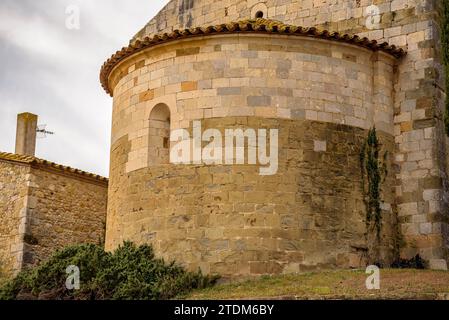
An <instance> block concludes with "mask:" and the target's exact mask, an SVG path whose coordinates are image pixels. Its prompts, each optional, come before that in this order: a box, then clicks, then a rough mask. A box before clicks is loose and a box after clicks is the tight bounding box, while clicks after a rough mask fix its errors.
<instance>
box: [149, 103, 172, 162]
mask: <svg viewBox="0 0 449 320" xmlns="http://www.w3.org/2000/svg"><path fill="white" fill-rule="evenodd" d="M169 160H170V109H169V108H168V106H167V105H166V104H164V103H160V104H157V105H156V106H155V107H154V108H153V110H151V113H150V118H149V138H148V164H149V165H150V166H151V165H159V164H168V163H169Z"/></svg>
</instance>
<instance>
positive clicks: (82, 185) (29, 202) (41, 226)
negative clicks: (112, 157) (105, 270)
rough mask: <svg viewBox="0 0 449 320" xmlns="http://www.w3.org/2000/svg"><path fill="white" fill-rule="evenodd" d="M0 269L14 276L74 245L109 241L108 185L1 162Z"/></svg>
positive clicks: (30, 166)
mask: <svg viewBox="0 0 449 320" xmlns="http://www.w3.org/2000/svg"><path fill="white" fill-rule="evenodd" d="M0 181H1V182H0V215H1V216H0V219H1V222H2V223H1V224H0V267H1V268H2V271H3V272H4V273H5V274H6V275H7V276H11V275H13V274H15V273H17V272H18V271H20V270H21V269H22V268H23V267H25V266H29V265H35V264H38V263H39V262H40V261H42V260H44V259H45V258H48V257H49V256H50V255H51V254H52V253H53V252H54V251H55V250H57V249H61V248H63V247H65V246H68V245H71V244H80V243H99V244H102V243H103V241H104V232H105V224H106V222H105V220H106V204H107V181H105V180H99V179H97V178H93V177H92V178H88V177H85V176H81V175H78V174H76V173H70V172H67V173H64V172H63V171H61V170H52V169H51V168H49V167H48V166H46V165H31V164H21V163H16V162H13V161H2V160H0Z"/></svg>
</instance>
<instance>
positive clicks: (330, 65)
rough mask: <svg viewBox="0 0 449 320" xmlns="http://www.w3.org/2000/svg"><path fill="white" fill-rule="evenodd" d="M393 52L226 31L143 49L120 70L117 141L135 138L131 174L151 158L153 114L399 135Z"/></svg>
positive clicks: (114, 78)
mask: <svg viewBox="0 0 449 320" xmlns="http://www.w3.org/2000/svg"><path fill="white" fill-rule="evenodd" d="M394 64H395V59H394V58H392V57H390V56H388V55H387V54H384V53H374V52H371V51H369V50H367V49H363V48H360V47H355V46H350V45H347V44H342V43H338V42H331V41H324V40H319V39H308V38H304V37H289V36H271V37H270V36H266V35H239V36H235V35H226V36H214V37H209V38H207V37H205V38H202V39H200V40H198V39H189V40H183V41H177V42H174V43H170V44H167V45H162V46H160V47H155V48H151V49H149V50H145V51H142V52H140V53H138V54H136V55H134V56H133V57H131V58H129V59H127V60H125V61H124V62H122V63H121V64H120V65H119V66H118V67H117V68H116V69H115V70H114V71H113V73H112V74H111V76H110V83H111V87H112V88H114V89H113V90H114V107H113V120H112V148H114V144H115V142H116V141H117V140H118V139H120V138H121V137H123V136H124V135H127V136H128V139H129V140H130V142H131V150H130V152H129V155H128V160H127V164H126V165H127V169H126V170H127V172H130V171H133V170H137V169H140V168H144V167H147V166H148V164H149V155H148V150H149V147H148V146H149V137H150V134H149V130H150V129H149V126H150V122H149V117H150V113H151V112H152V110H153V108H154V107H155V106H157V105H159V104H161V103H163V104H165V105H167V107H168V108H169V109H170V113H171V114H170V122H171V129H177V128H187V127H189V126H190V125H191V121H192V120H195V119H203V118H217V117H228V116H260V117H266V118H271V117H278V118H286V119H306V120H311V121H322V122H330V123H337V124H346V125H351V126H355V127H359V128H363V129H368V128H371V127H373V126H376V127H377V128H378V130H381V131H384V132H386V133H389V134H393V131H394V126H393V94H394V93H393V67H394Z"/></svg>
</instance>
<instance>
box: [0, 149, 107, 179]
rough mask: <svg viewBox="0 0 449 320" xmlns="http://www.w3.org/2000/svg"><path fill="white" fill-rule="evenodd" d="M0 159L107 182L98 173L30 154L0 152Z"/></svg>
mask: <svg viewBox="0 0 449 320" xmlns="http://www.w3.org/2000/svg"><path fill="white" fill-rule="evenodd" d="M0 160H6V161H11V162H16V163H25V164H30V165H42V166H47V167H49V168H53V169H59V170H61V171H65V172H69V173H72V174H76V175H80V176H83V177H87V178H91V179H95V180H98V181H102V182H108V178H105V177H102V176H100V175H97V174H93V173H89V172H86V171H82V170H79V169H75V168H72V167H68V166H64V165H61V164H57V163H54V162H51V161H47V160H44V159H39V158H36V157H32V156H26V155H21V154H15V153H8V152H0Z"/></svg>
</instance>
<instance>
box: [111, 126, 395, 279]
mask: <svg viewBox="0 0 449 320" xmlns="http://www.w3.org/2000/svg"><path fill="white" fill-rule="evenodd" d="M201 126H202V127H203V128H204V130H206V129H208V128H217V129H218V130H220V131H221V132H222V133H223V135H224V130H225V129H228V128H248V127H251V128H267V129H269V128H279V143H280V146H279V150H280V153H279V171H278V173H277V174H276V175H273V176H260V175H259V171H258V168H259V166H258V165H246V164H245V165H233V166H225V165H222V166H214V165H211V166H206V165H170V164H167V165H159V166H150V167H148V168H143V169H139V170H136V171H133V172H128V173H126V172H125V167H126V166H125V161H126V159H127V157H126V155H127V154H128V152H129V148H130V143H129V141H128V139H127V137H123V138H121V139H120V140H118V141H117V142H116V143H115V145H114V147H113V152H112V159H113V161H112V162H111V169H112V170H111V182H110V183H111V184H110V190H109V192H110V193H109V209H108V212H109V213H108V223H107V241H106V248H107V249H108V250H111V249H113V248H115V247H117V246H118V245H119V244H120V243H121V242H122V241H123V240H125V239H126V240H132V241H135V242H137V243H152V244H153V245H154V246H155V249H156V251H157V253H158V254H160V255H162V256H163V257H164V258H166V259H167V260H173V259H174V260H176V261H179V262H180V263H182V264H184V265H185V266H187V267H189V268H190V269H192V270H195V269H197V268H201V269H202V270H203V271H205V272H212V273H216V272H217V273H221V274H222V275H224V276H238V275H248V274H265V273H281V272H297V271H304V270H310V269H314V268H315V269H316V268H331V267H342V268H344V267H360V266H361V265H363V263H364V262H365V261H366V260H365V259H366V257H365V256H364V255H365V253H364V252H363V251H358V250H357V249H354V248H353V247H354V246H355V247H367V243H366V238H365V232H366V228H365V222H364V219H365V209H364V205H363V201H362V194H361V177H360V169H358V168H359V164H358V163H359V152H360V148H361V146H362V143H363V141H364V139H365V136H366V131H365V130H363V129H358V128H354V127H350V126H344V125H336V124H331V123H320V122H310V121H304V120H280V119H267V118H260V117H259V118H257V117H227V118H224V119H204V120H202V121H201ZM316 139H319V141H326V145H327V148H320V149H319V150H318V151H315V150H314V148H315V143H314V142H315V141H316ZM381 139H382V143H383V145H384V146H385V148H386V150H390V151H392V150H393V148H394V144H393V138H392V136H390V135H387V134H382V133H381ZM304 153H308V154H310V155H311V156H310V157H301V156H297V155H299V154H304ZM312 155H315V156H313V157H312ZM317 159H318V161H317ZM336 177H338V178H336ZM393 181H394V180H393V179H392V175H390V176H389V177H388V178H387V180H386V183H385V184H384V186H383V191H384V195H383V197H384V200H385V202H386V203H388V204H390V203H393V201H394V197H393V195H392V192H391V188H392V185H393ZM384 207H385V209H386V211H384V212H383V215H384V229H383V233H382V244H381V251H382V259H383V261H384V263H389V262H391V260H392V257H393V256H392V251H391V250H390V248H391V247H393V246H394V234H395V233H394V229H393V227H392V226H394V214H393V212H392V210H391V206H384Z"/></svg>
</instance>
